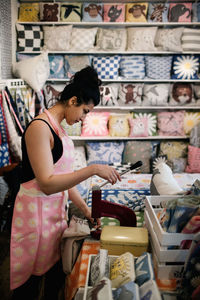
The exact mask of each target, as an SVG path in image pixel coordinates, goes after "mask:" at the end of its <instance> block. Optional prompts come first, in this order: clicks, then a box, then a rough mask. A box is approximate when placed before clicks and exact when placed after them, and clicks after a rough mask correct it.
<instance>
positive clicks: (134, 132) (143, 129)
mask: <svg viewBox="0 0 200 300" xmlns="http://www.w3.org/2000/svg"><path fill="white" fill-rule="evenodd" d="M129 126H130V134H129V136H131V137H133V136H138V137H140V136H148V118H147V117H145V116H141V117H138V118H135V119H133V118H129Z"/></svg>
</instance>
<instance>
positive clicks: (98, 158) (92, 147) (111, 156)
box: [86, 142, 124, 165]
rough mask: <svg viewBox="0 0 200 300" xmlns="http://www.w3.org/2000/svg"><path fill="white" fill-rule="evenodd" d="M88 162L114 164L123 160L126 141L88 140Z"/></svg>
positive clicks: (89, 163)
mask: <svg viewBox="0 0 200 300" xmlns="http://www.w3.org/2000/svg"><path fill="white" fill-rule="evenodd" d="M86 150H87V158H88V159H87V164H88V165H91V164H114V163H119V164H121V162H122V153H123V150H124V142H86Z"/></svg>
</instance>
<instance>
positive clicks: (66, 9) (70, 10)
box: [60, 2, 82, 22]
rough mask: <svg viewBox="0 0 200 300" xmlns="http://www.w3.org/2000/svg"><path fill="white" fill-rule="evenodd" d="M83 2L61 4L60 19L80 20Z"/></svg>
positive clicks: (66, 20) (67, 20) (62, 20)
mask: <svg viewBox="0 0 200 300" xmlns="http://www.w3.org/2000/svg"><path fill="white" fill-rule="evenodd" d="M81 9H82V4H81V3H79V2H72V3H69V2H68V3H67V2H65V3H62V2H61V4H60V21H61V22H80V21H81Z"/></svg>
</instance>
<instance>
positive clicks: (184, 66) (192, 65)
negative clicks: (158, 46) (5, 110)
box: [172, 55, 199, 79]
mask: <svg viewBox="0 0 200 300" xmlns="http://www.w3.org/2000/svg"><path fill="white" fill-rule="evenodd" d="M198 71H199V56H198V55H174V58H173V63H172V78H173V79H198V78H199V77H198Z"/></svg>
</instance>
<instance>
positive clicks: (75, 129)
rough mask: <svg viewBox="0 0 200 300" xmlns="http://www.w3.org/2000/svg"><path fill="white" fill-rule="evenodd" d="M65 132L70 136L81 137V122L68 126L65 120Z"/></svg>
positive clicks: (63, 125)
mask: <svg viewBox="0 0 200 300" xmlns="http://www.w3.org/2000/svg"><path fill="white" fill-rule="evenodd" d="M61 125H62V127H63V128H64V130H65V131H66V132H67V134H68V135H70V136H80V135H81V125H82V123H81V122H78V123H74V124H73V125H69V124H67V122H66V121H65V120H63V121H62V123H61Z"/></svg>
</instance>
